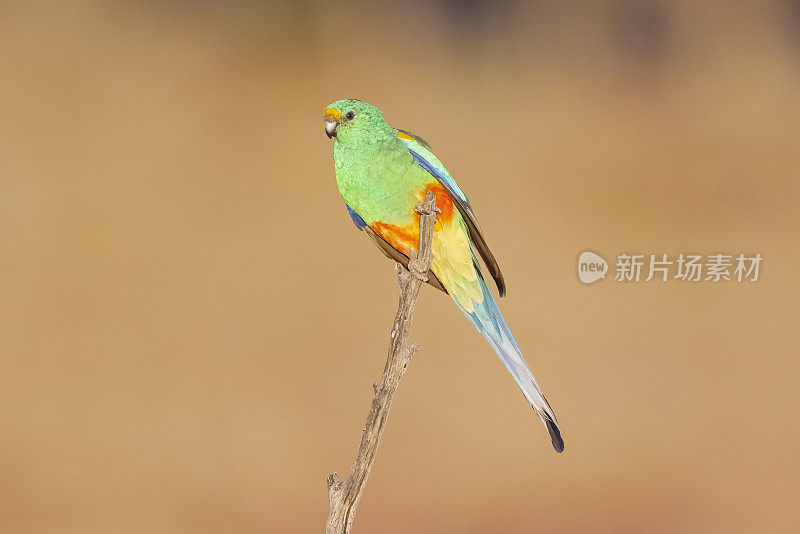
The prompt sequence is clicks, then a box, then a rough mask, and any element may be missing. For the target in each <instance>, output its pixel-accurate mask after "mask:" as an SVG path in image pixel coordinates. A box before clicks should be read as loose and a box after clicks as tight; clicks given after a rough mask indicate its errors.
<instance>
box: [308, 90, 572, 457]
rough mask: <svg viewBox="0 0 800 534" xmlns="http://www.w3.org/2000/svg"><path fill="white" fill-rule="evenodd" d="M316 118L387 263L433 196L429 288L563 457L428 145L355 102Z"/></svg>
mask: <svg viewBox="0 0 800 534" xmlns="http://www.w3.org/2000/svg"><path fill="white" fill-rule="evenodd" d="M322 114H323V119H324V125H325V133H326V134H327V135H328V137H329V138H331V139H333V140H334V143H333V155H334V163H335V167H336V183H337V185H338V186H339V192H340V193H341V194H342V197H343V198H344V201H345V205H346V207H347V211H348V212H349V214H350V217H351V218H352V220H353V222H354V223H355V225H356V227H357V228H358V229H359V230H362V231H364V232H365V233H366V234H367V235H368V236H369V238H370V239H371V240H372V242H373V243H375V244H376V245H377V246H378V248H379V249H380V250H381V251H382V252H383V253H384V254H385V255H386V256H387V257H389V258H390V259H392V260H394V261H396V262H399V263H401V264H403V265H406V266H407V265H408V261H409V260H408V255H409V252H410V251H411V250H416V247H417V246H418V243H419V217H420V216H419V215H418V214H416V213H415V211H414V207H415V205H416V204H417V203H418V202H420V201H422V200H425V195H426V193H427V192H428V191H432V192H433V193H434V194H435V195H436V207H437V208H438V209H439V210H440V212H441V213H439V214H438V217H437V219H436V224H435V225H434V232H433V242H432V250H433V263H432V264H431V271H432V272H431V273H429V275H428V283H429V284H430V285H432V286H433V287H435V288H436V289H439V290H441V291H443V292H445V293H447V294H448V295H450V296H451V297H452V298H453V301H454V302H455V303H456V306H458V307H459V309H460V310H461V311H462V312H463V313H464V315H466V316H467V318H468V319H469V320H470V322H471V323H472V324H473V325H474V326H475V328H477V329H478V331H479V332H480V333H481V334H483V335H484V336H485V337H486V339H487V341H488V342H489V344H490V345H491V346H492V348H493V349H494V350H495V352H496V353H497V355H498V356H499V357H500V359H501V360H502V362H503V363H504V364H505V366H506V368H507V369H508V372H509V373H511V376H513V377H514V380H516V382H517V384H518V385H519V387H520V389H521V390H522V393H523V394H524V395H525V398H526V399H527V400H528V402H529V403H530V405H531V406H532V407H533V409H534V410H536V413H537V414H538V415H539V417H540V418H541V419H542V422H543V423H544V425H545V427H546V428H547V431H548V432H549V433H550V439H551V441H552V443H553V447H554V448H555V450H556V451H557V452H561V451H563V450H564V440H563V439H562V438H561V431H560V429H559V427H558V422H557V421H556V416H555V414H554V413H553V410H552V408H550V405H549V404H548V402H547V400H546V399H545V398H544V395H543V394H542V391H541V390H540V389H539V385H538V384H537V383H536V379H535V378H534V377H533V373H531V370H530V367H528V364H527V363H525V360H524V358H523V357H522V352H521V351H520V348H519V346H518V345H517V342H516V341H515V340H514V336H512V335H511V331H510V330H509V328H508V325H507V324H506V322H505V320H503V316H502V315H501V314H500V310H499V309H498V307H497V304H496V303H495V301H494V299H493V298H492V294H491V293H490V292H489V287H488V286H487V285H486V281H485V280H484V278H483V275H482V274H481V268H480V265H479V263H478V255H480V257H481V258H482V259H483V262H484V264H485V265H486V269H487V270H488V271H489V274H491V276H492V278H493V279H494V281H495V283H496V284H497V289H498V292H499V294H500V296H501V297H502V296H504V295H505V292H506V288H505V282H504V280H503V275H502V274H501V273H500V268H499V267H498V265H497V261H496V260H495V259H494V256H493V255H492V253H491V251H490V250H489V247H488V246H487V244H486V240H485V239H484V236H483V233H482V232H481V229H480V226H478V221H477V220H476V219H475V213H474V212H473V210H472V207H471V206H470V203H469V200H467V197H466V195H465V194H464V192H463V191H462V190H461V188H460V187H459V186H458V184H457V183H456V181H455V180H454V179H453V177H452V176H451V175H450V173H449V172H448V171H447V169H445V167H444V165H442V163H441V162H440V161H439V159H438V158H437V157H436V156H434V155H433V152H432V151H431V147H430V145H428V143H426V142H425V141H424V140H423V139H422V138H421V137H419V136H417V135H414V134H413V133H411V132H408V131H406V130H397V129H395V128H392V127H391V126H389V125H388V124H387V123H386V121H385V120H384V119H383V115H382V113H381V111H380V110H379V109H378V108H376V107H374V106H371V105H370V104H367V103H366V102H362V101H360V100H339V101H338V102H334V103H332V104H330V105H329V106H327V107H326V108H325V109H324V110H323V111H322Z"/></svg>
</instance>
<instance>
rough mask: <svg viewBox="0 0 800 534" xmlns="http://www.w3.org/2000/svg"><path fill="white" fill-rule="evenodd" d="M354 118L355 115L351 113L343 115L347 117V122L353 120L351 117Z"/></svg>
mask: <svg viewBox="0 0 800 534" xmlns="http://www.w3.org/2000/svg"><path fill="white" fill-rule="evenodd" d="M355 116H356V114H355V113H353V112H352V111H348V112H347V115H345V117H347V120H349V121H351V120H353V117H355Z"/></svg>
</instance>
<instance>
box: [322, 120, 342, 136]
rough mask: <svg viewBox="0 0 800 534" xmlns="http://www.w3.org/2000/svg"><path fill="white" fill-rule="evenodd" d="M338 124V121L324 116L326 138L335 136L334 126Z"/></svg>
mask: <svg viewBox="0 0 800 534" xmlns="http://www.w3.org/2000/svg"><path fill="white" fill-rule="evenodd" d="M337 126H339V122H338V121H336V120H333V119H329V118H327V117H326V118H325V135H327V136H328V139H333V138H334V137H336V127H337Z"/></svg>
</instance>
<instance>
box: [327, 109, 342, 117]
mask: <svg viewBox="0 0 800 534" xmlns="http://www.w3.org/2000/svg"><path fill="white" fill-rule="evenodd" d="M322 114H323V115H329V116H331V117H333V118H334V119H337V120H338V119H341V118H342V112H341V111H339V110H338V109H336V108H325V109H323V110H322Z"/></svg>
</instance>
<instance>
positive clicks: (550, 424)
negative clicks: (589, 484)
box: [453, 265, 564, 452]
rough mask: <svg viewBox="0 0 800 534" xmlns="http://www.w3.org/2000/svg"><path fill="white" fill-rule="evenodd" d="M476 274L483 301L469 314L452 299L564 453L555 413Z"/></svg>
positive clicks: (474, 303) (487, 290) (483, 282)
mask: <svg viewBox="0 0 800 534" xmlns="http://www.w3.org/2000/svg"><path fill="white" fill-rule="evenodd" d="M476 267H477V265H476ZM478 273H479V276H478V279H479V281H480V284H481V289H482V290H483V301H482V302H474V301H473V311H471V312H469V311H467V310H465V309H464V308H463V307H462V306H461V304H460V303H459V302H458V300H457V299H453V300H454V301H455V303H456V305H458V307H459V308H460V309H461V311H462V312H464V315H466V316H467V318H468V319H469V320H470V322H471V323H472V324H473V325H475V328H477V329H478V332H480V333H481V334H483V335H484V336H485V337H486V340H487V341H489V344H490V345H492V348H494V351H495V352H496V353H497V355H498V356H499V357H500V360H501V361H502V362H503V364H505V366H506V369H508V372H509V373H511V376H513V377H514V380H516V381H517V385H518V386H519V388H520V389H521V390H522V393H523V395H525V398H526V399H528V402H529V403H530V405H531V406H532V407H533V409H534V410H536V413H537V414H539V417H540V418H541V419H542V422H543V423H544V426H545V427H546V428H547V432H549V433H550V440H551V441H552V442H553V448H554V449H555V450H556V452H562V451H563V450H564V440H563V439H562V438H561V430H560V429H559V428H558V421H557V420H556V414H555V413H553V409H552V408H550V404H548V402H547V399H545V398H544V395H543V394H542V390H541V389H539V384H537V383H536V379H535V378H534V377H533V373H532V372H531V369H530V367H528V364H527V363H526V362H525V359H524V358H523V357H522V352H521V351H520V350H519V345H517V342H516V341H515V340H514V336H512V335H511V330H509V328H508V325H507V324H506V322H505V320H504V319H503V316H502V314H501V313H500V310H499V309H498V307H497V303H495V301H494V298H492V294H491V293H490V292H489V288H488V286H487V285H486V282H485V281H484V280H483V277H482V276H480V271H478Z"/></svg>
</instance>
